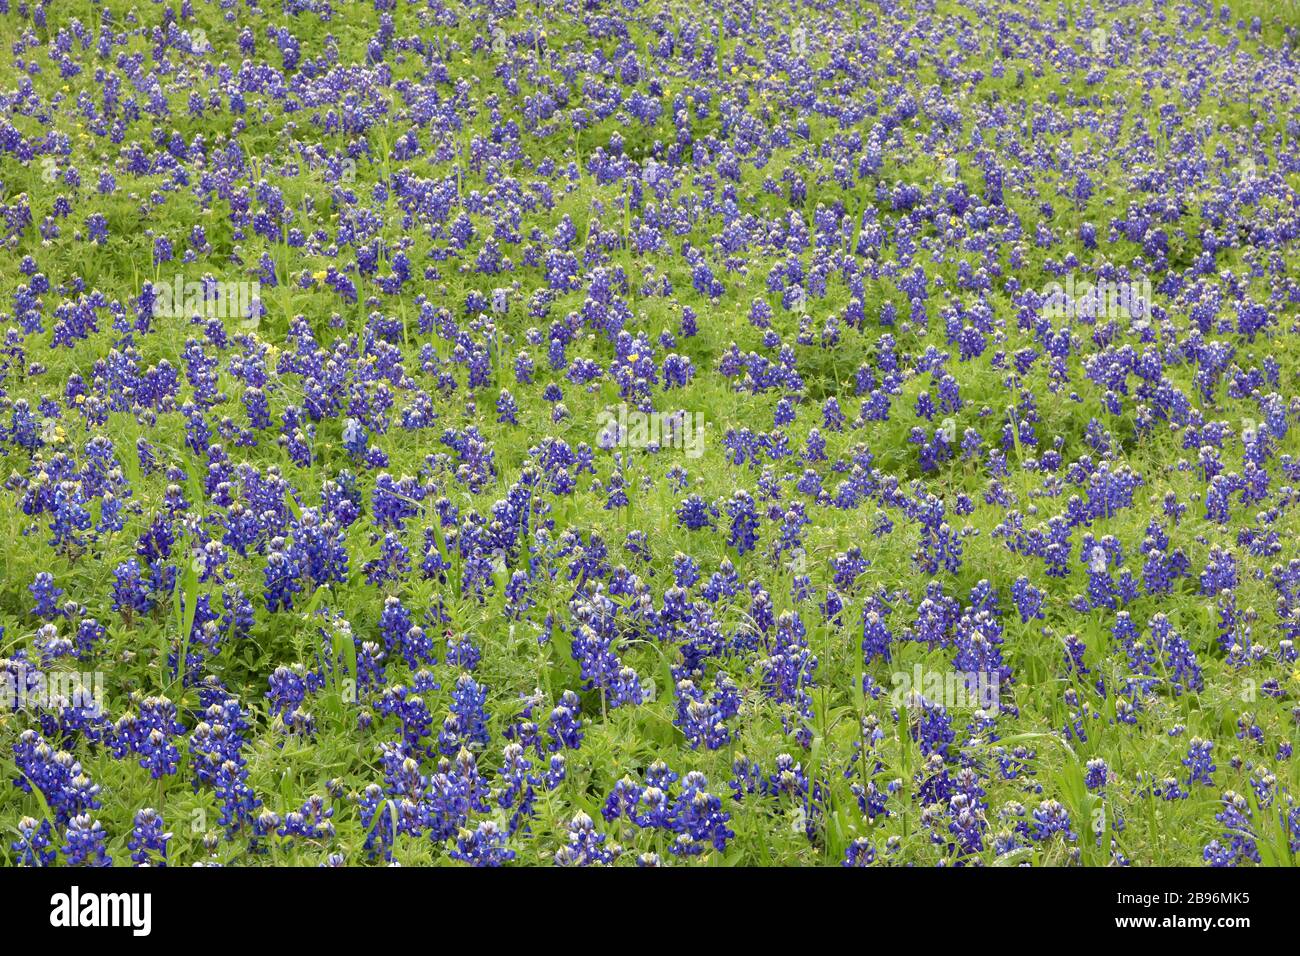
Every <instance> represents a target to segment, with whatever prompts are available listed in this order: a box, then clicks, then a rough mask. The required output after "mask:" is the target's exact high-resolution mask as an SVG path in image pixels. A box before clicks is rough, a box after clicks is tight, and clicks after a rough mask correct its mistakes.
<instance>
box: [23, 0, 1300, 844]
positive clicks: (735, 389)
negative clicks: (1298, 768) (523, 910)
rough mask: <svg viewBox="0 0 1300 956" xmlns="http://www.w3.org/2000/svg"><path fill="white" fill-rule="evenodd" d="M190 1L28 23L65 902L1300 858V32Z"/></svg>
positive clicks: (973, 18) (31, 391) (511, 2)
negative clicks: (99, 890)
mask: <svg viewBox="0 0 1300 956" xmlns="http://www.w3.org/2000/svg"><path fill="white" fill-rule="evenodd" d="M146 6H149V7H150V9H147V10H139V9H137V8H136V7H135V6H134V5H132V4H130V3H127V2H125V0H101V2H99V3H97V4H96V9H97V11H98V15H97V17H96V19H95V20H94V21H93V22H86V21H85V20H84V19H83V18H82V17H79V16H77V15H76V13H75V11H72V10H65V9H63V8H61V7H60V6H59V5H57V4H55V3H53V2H52V0H0V25H3V30H4V34H5V36H6V38H7V40H8V41H9V42H8V43H7V44H6V47H7V49H6V52H5V53H4V54H3V57H4V59H3V68H0V182H2V183H3V185H4V188H3V189H0V246H2V247H3V254H4V256H5V258H6V261H7V262H11V263H12V268H11V269H9V270H7V271H5V273H4V275H3V277H0V313H2V314H0V329H3V332H2V333H0V338H2V340H3V341H2V343H0V457H3V463H2V464H3V466H4V467H3V473H4V474H5V475H7V477H6V478H5V479H4V481H3V487H2V488H0V498H3V499H4V503H5V504H6V505H7V506H8V508H7V511H6V513H7V514H8V515H9V519H10V520H9V521H8V522H7V524H6V525H5V526H4V527H5V532H4V533H5V534H6V535H7V536H8V540H7V544H8V545H9V547H7V548H6V549H5V551H6V557H5V562H6V564H5V575H4V577H5V581H6V582H7V587H5V588H4V589H3V590H2V591H0V655H2V656H0V678H3V684H0V691H3V693H0V727H2V728H4V729H5V731H6V733H5V734H3V735H0V738H2V739H3V741H4V743H3V746H4V747H5V749H6V751H7V754H8V756H9V757H10V758H11V761H12V764H13V767H14V772H13V775H12V778H11V783H12V786H10V784H6V786H9V787H10V790H9V793H8V796H6V797H5V799H4V800H3V801H0V808H2V810H0V818H2V819H3V820H4V821H5V822H6V823H7V824H8V829H9V830H11V831H12V833H13V839H12V842H11V843H10V852H11V858H12V859H13V860H14V861H15V862H18V863H21V864H23V865H27V866H50V865H65V864H66V865H73V866H81V865H86V866H92V865H93V866H101V865H112V864H114V863H116V864H117V865H128V864H130V865H139V866H166V865H173V866H174V865H190V864H195V863H201V864H226V863H241V864H243V863H256V862H276V863H284V862H290V863H310V864H320V865H329V866H335V865H341V864H344V863H352V864H371V863H373V864H384V863H401V864H409V863H417V864H418V863H431V862H435V861H438V860H442V859H449V860H453V861H457V862H459V863H463V864H466V865H475V866H500V865H507V864H511V863H515V864H519V863H529V864H537V863H554V864H557V865H575V866H587V865H632V864H636V865H645V866H657V865H674V864H675V865H688V864H691V863H699V862H712V861H717V860H719V859H723V860H726V861H728V862H742V863H774V862H775V863H809V862H820V863H831V864H843V865H844V866H848V867H858V866H870V865H886V864H915V863H921V864H934V865H956V866H966V865H982V864H989V863H993V862H995V861H998V860H999V859H1002V860H1004V861H1013V862H1025V863H1060V864H1086V865H1108V864H1110V865H1125V864H1128V863H1130V862H1137V863H1170V862H1179V863H1193V862H1204V863H1207V864H1211V865H1216V866H1235V865H1243V864H1252V863H1276V862H1281V861H1283V860H1284V859H1290V858H1293V857H1294V856H1295V854H1297V853H1298V852H1300V806H1297V803H1296V801H1297V799H1300V793H1296V792H1295V788H1294V785H1293V783H1292V781H1294V779H1295V773H1294V771H1293V770H1292V769H1291V763H1290V762H1291V760H1292V758H1293V746H1294V741H1295V737H1296V735H1297V727H1298V726H1300V705H1298V704H1297V701H1296V699H1295V695H1296V693H1297V687H1296V682H1297V670H1296V667H1297V659H1298V657H1300V651H1297V648H1296V642H1297V640H1298V639H1300V556H1297V554H1296V553H1295V542H1296V541H1297V540H1298V535H1297V532H1298V531H1300V508H1298V507H1297V505H1298V504H1300V491H1297V487H1300V444H1297V439H1298V436H1300V399H1298V398H1296V397H1295V395H1294V393H1295V384H1296V374H1297V372H1296V362H1297V360H1296V359H1295V358H1294V357H1293V356H1292V355H1291V352H1292V351H1294V350H1291V349H1290V347H1289V343H1290V341H1292V338H1291V337H1292V336H1293V335H1297V333H1300V321H1297V315H1300V278H1298V277H1300V195H1298V193H1297V190H1298V189H1300V178H1298V177H1300V145H1297V143H1296V138H1295V136H1294V132H1295V128H1296V122H1297V120H1296V107H1295V105H1294V102H1293V100H1294V99H1295V98H1294V97H1293V96H1290V95H1288V93H1287V92H1286V91H1287V90H1292V89H1293V88H1294V76H1295V75H1296V65H1297V63H1296V52H1295V50H1296V43H1297V40H1298V39H1300V28H1298V27H1296V26H1295V25H1294V24H1293V23H1292V24H1291V25H1287V23H1286V22H1285V21H1284V20H1283V19H1281V18H1279V17H1270V18H1268V19H1267V20H1266V19H1265V18H1264V17H1263V14H1262V13H1261V15H1260V16H1253V17H1251V18H1250V19H1244V18H1239V17H1237V16H1236V15H1234V14H1233V13H1232V11H1231V9H1230V8H1229V7H1227V6H1224V7H1215V6H1214V5H1213V4H1211V3H1210V2H1208V0H1188V2H1187V3H1184V4H1182V5H1181V6H1178V7H1176V8H1173V7H1170V6H1169V5H1167V4H1165V3H1162V2H1155V0H1135V2H1134V3H1130V4H1127V5H1125V6H1124V7H1123V9H1122V10H1111V9H1110V8H1109V7H1107V8H1105V9H1100V8H1094V7H1091V6H1084V7H1082V8H1067V7H1063V6H1057V5H1054V4H1047V3H1040V2H1036V0H1031V2H1029V3H1027V4H1025V3H1011V2H1009V0H992V2H991V3H990V4H985V5H983V6H980V7H979V8H978V10H976V9H975V7H973V6H970V5H964V4H962V3H960V2H955V3H938V4H920V5H917V4H908V3H902V2H898V0H879V2H874V3H871V4H865V5H864V4H851V3H829V4H826V3H820V4H818V3H804V2H796V3H795V4H794V5H793V6H785V5H779V4H761V3H758V4H755V3H740V2H730V0H724V2H721V3H716V4H714V5H713V6H712V7H710V8H708V9H704V8H700V9H699V10H696V9H693V8H692V6H691V5H690V4H682V3H673V2H669V0H582V2H579V0H538V2H537V3H535V4H533V5H532V6H531V7H528V8H525V7H524V6H521V5H518V4H516V2H515V0H492V2H490V3H478V2H462V0H427V2H425V0H419V2H407V0H370V2H358V3H353V4H345V5H331V4H330V3H327V2H321V0H293V2H286V3H282V4H268V3H266V2H265V0H247V2H246V3H243V4H241V5H239V7H238V10H236V9H235V6H234V5H232V4H230V3H220V4H210V3H201V4H200V3H194V2H192V0H180V2H179V3H174V4H156V5H146ZM611 422H612V424H611ZM1293 422H1294V423H1295V424H1294V425H1293ZM1293 482H1294V483H1295V484H1292V483H1293ZM85 675H91V676H92V677H93V678H94V679H92V680H91V681H90V686H91V687H93V688H95V689H96V690H95V692H94V693H84V692H75V693H74V692H72V691H70V690H69V688H70V687H72V686H73V684H72V683H70V678H71V677H73V676H85ZM77 686H78V687H80V685H77ZM1234 727H1235V731H1234V729H1233V728H1234ZM710 781H712V784H711V783H710ZM146 793H147V794H149V795H150V796H149V797H148V798H147V800H146V799H144V798H142V794H146ZM144 803H148V804H149V805H148V806H144V805H142V804H144ZM1153 806H1157V807H1158V808H1159V810H1158V811H1156V812H1158V814H1159V820H1160V821H1161V822H1160V825H1161V826H1162V827H1165V828H1166V831H1167V832H1165V833H1163V834H1162V839H1159V840H1153V839H1152V834H1151V833H1150V832H1145V833H1138V832H1136V831H1137V830H1139V829H1140V828H1137V827H1129V826H1127V820H1128V819H1129V818H1132V817H1134V816H1135V815H1137V814H1138V813H1139V812H1140V814H1141V816H1142V818H1144V819H1147V818H1150V817H1151V813H1152V812H1153V811H1152V810H1151V807H1153ZM165 820H166V821H170V822H171V823H172V824H173V826H176V824H177V823H178V821H186V825H184V826H177V828H176V830H175V831H169V830H168V829H167V826H166V824H165V823H164V821H165ZM1207 835H1208V836H1209V839H1208V840H1206V839H1204V837H1205V836H1207Z"/></svg>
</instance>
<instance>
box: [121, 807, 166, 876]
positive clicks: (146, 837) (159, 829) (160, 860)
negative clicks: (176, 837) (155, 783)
mask: <svg viewBox="0 0 1300 956" xmlns="http://www.w3.org/2000/svg"><path fill="white" fill-rule="evenodd" d="M171 838H172V835H171V834H170V833H164V832H163V819H162V816H161V815H160V814H159V813H158V811H157V810H153V809H151V808H148V807H146V808H145V809H143V810H140V811H137V813H136V815H135V826H134V827H132V829H131V837H130V839H129V840H128V841H127V849H129V850H130V851H131V860H132V862H134V863H135V865H136V866H166V865H167V844H168V842H169V841H170V840H171Z"/></svg>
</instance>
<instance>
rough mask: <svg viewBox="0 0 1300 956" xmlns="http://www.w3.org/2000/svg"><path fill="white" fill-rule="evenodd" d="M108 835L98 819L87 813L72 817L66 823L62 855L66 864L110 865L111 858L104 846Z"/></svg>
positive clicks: (111, 863)
mask: <svg viewBox="0 0 1300 956" xmlns="http://www.w3.org/2000/svg"><path fill="white" fill-rule="evenodd" d="M107 837H108V835H107V834H106V833H105V832H104V828H103V827H102V826H101V825H100V823H99V821H98V820H92V819H91V818H90V816H89V814H82V815H81V816H78V817H75V818H73V819H72V820H71V821H69V823H68V830H67V834H66V841H67V842H66V843H64V845H63V856H64V858H65V859H66V860H67V862H68V866H112V865H113V858H112V857H110V856H109V855H108V853H107V852H106V851H105V848H104V841H105V840H106V839H107Z"/></svg>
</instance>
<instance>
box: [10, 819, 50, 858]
mask: <svg viewBox="0 0 1300 956" xmlns="http://www.w3.org/2000/svg"><path fill="white" fill-rule="evenodd" d="M53 842H54V840H53V833H52V831H51V829H50V821H49V820H41V821H40V822H39V823H38V822H37V821H36V820H33V819H32V818H31V817H23V818H22V819H21V820H19V821H18V839H17V840H15V841H14V842H13V843H11V844H10V845H9V848H10V849H11V850H13V852H14V853H16V854H18V864H19V865H20V866H49V865H51V864H52V863H53V862H54V860H55V858H56V857H57V855H58V854H57V853H56V852H55V851H54V848H53Z"/></svg>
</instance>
